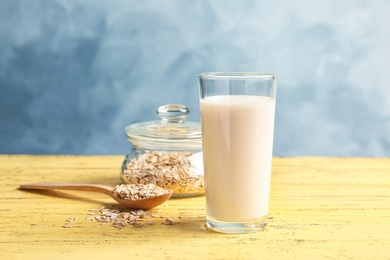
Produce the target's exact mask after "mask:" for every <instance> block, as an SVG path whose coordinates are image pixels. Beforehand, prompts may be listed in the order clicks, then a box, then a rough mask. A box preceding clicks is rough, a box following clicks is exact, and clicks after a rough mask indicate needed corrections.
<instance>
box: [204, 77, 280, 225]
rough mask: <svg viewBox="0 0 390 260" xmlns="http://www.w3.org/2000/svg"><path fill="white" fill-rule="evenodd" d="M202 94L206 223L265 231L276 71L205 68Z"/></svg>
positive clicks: (268, 196)
mask: <svg viewBox="0 0 390 260" xmlns="http://www.w3.org/2000/svg"><path fill="white" fill-rule="evenodd" d="M199 97H200V114H201V127H202V148H203V163H204V174H205V189H206V223H207V227H208V228H209V229H211V230H213V231H217V232H222V233H251V232H256V231H258V230H261V229H263V228H264V227H265V226H266V223H267V221H268V205H269V198H270V183H271V166H272V149H273V136H274V118H275V101H276V76H275V75H274V74H271V73H263V72H216V73H203V74H201V75H199Z"/></svg>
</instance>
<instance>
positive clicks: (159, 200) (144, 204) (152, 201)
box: [19, 183, 173, 210]
mask: <svg viewBox="0 0 390 260" xmlns="http://www.w3.org/2000/svg"><path fill="white" fill-rule="evenodd" d="M19 189H21V190H77V191H92V192H99V193H104V194H106V195H108V196H110V197H111V198H113V199H114V200H115V201H117V202H118V203H119V204H121V205H122V206H124V207H126V208H130V209H143V210H148V209H151V208H154V207H157V206H159V205H161V204H163V203H164V202H165V201H167V200H168V199H169V198H170V197H171V196H172V193H173V191H167V192H166V193H164V194H162V195H159V196H154V197H151V198H143V199H137V200H130V199H120V198H118V197H116V196H115V195H114V193H113V187H111V186H108V185H102V184H82V183H27V184H22V185H20V187H19Z"/></svg>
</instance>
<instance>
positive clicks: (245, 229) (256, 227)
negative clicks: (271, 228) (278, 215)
mask: <svg viewBox="0 0 390 260" xmlns="http://www.w3.org/2000/svg"><path fill="white" fill-rule="evenodd" d="M267 222H268V217H264V218H262V219H258V220H254V221H245V222H226V221H220V220H215V219H213V220H211V219H210V218H209V217H207V218H206V224H207V227H208V228H209V229H210V230H212V231H215V232H219V233H229V234H247V233H254V232H258V231H261V230H263V229H264V228H265V226H266V225H267Z"/></svg>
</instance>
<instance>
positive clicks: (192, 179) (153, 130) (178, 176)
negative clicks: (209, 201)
mask: <svg viewBox="0 0 390 260" xmlns="http://www.w3.org/2000/svg"><path fill="white" fill-rule="evenodd" d="M189 113H190V111H189V109H188V108H187V107H185V106H183V105H175V104H169V105H165V106H161V107H159V108H158V109H157V114H158V116H159V117H160V118H161V120H159V121H149V122H140V123H136V124H132V125H128V126H126V128H125V130H126V135H127V139H128V140H129V141H130V142H131V143H132V145H133V148H132V150H131V151H130V152H129V153H128V154H127V155H126V157H125V160H124V162H123V164H122V167H121V179H122V181H123V182H124V183H134V184H140V183H141V184H145V183H153V184H155V185H157V186H159V187H161V188H164V189H167V190H173V195H172V196H173V197H193V196H199V195H203V194H204V175H203V157H202V134H201V127H200V124H199V123H196V122H191V121H186V117H187V116H188V114H189Z"/></svg>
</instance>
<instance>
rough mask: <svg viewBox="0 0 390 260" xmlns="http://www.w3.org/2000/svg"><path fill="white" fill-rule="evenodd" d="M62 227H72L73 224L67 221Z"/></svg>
mask: <svg viewBox="0 0 390 260" xmlns="http://www.w3.org/2000/svg"><path fill="white" fill-rule="evenodd" d="M62 227H64V228H72V225H71V224H69V223H66V224H65V225H63V226H62Z"/></svg>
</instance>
